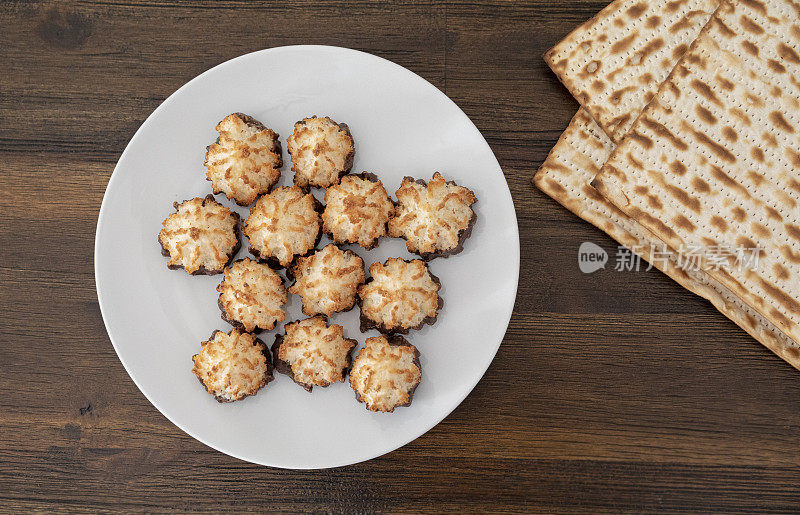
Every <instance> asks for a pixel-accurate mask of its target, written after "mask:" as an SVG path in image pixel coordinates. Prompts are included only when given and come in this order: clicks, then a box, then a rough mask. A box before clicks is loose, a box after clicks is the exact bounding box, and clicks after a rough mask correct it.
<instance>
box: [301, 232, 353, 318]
mask: <svg viewBox="0 0 800 515" xmlns="http://www.w3.org/2000/svg"><path fill="white" fill-rule="evenodd" d="M290 273H291V275H292V276H294V277H295V279H296V281H295V283H294V284H293V285H292V286H291V287H289V292H291V293H294V294H296V295H299V296H300V298H301V299H302V301H303V313H305V314H306V315H308V316H314V315H325V316H330V315H332V314H333V313H336V312H337V311H347V310H348V309H350V308H352V307H353V306H354V305H355V303H356V292H357V290H358V287H359V285H361V284H362V283H363V282H364V279H365V277H366V274H365V273H364V260H363V259H361V258H360V257H359V256H358V255H357V254H355V253H354V252H353V251H351V250H342V249H340V248H339V247H337V246H336V245H334V244H333V243H331V244H329V245H327V246H326V247H325V248H323V249H322V250H318V251H317V252H315V253H314V254H311V255H310V256H307V257H300V258H298V259H297V262H296V263H295V264H294V266H293V267H292V268H291V270H290Z"/></svg>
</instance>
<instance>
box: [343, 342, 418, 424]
mask: <svg viewBox="0 0 800 515" xmlns="http://www.w3.org/2000/svg"><path fill="white" fill-rule="evenodd" d="M421 380H422V368H421V366H420V363H419V351H418V350H417V349H416V347H414V346H413V345H411V344H410V343H408V341H406V339H405V338H403V337H402V336H399V335H395V336H391V337H388V338H387V337H386V336H377V337H374V338H367V341H366V344H365V345H364V348H363V349H361V350H360V351H359V352H358V356H356V360H355V362H354V363H353V369H352V370H351V371H350V387H351V388H353V391H355V392H356V400H357V401H358V402H363V403H365V404H366V405H367V409H368V410H370V411H380V412H383V413H391V412H393V411H394V409H395V408H397V407H400V406H409V405H410V404H411V401H412V399H413V396H414V390H416V388H417V386H419V383H420V381H421Z"/></svg>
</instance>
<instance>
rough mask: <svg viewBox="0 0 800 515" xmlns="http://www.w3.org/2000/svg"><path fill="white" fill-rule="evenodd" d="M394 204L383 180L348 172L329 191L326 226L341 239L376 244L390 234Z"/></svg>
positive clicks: (342, 241) (323, 218) (323, 221)
mask: <svg viewBox="0 0 800 515" xmlns="http://www.w3.org/2000/svg"><path fill="white" fill-rule="evenodd" d="M392 215H394V204H393V203H392V201H391V200H390V199H389V194H388V193H386V189H384V187H383V183H381V181H379V180H378V179H377V177H375V176H374V175H372V174H362V175H360V176H359V175H345V176H344V177H342V180H341V182H340V183H339V184H337V185H335V186H331V187H330V188H328V189H327V190H326V191H325V211H324V212H323V213H322V224H323V225H322V230H323V232H325V233H327V234H330V235H331V238H332V239H333V240H334V241H335V242H337V243H357V244H359V245H361V246H362V247H364V248H367V249H369V248H372V247H374V246H375V245H376V244H377V241H378V238H380V237H381V236H385V235H386V223H387V222H388V221H389V219H390V218H391V217H392Z"/></svg>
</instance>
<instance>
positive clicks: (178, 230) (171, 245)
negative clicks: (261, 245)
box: [158, 195, 241, 275]
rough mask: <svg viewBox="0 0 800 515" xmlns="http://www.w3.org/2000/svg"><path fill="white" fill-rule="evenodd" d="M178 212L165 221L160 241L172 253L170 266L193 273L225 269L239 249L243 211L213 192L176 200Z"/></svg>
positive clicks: (211, 273)
mask: <svg viewBox="0 0 800 515" xmlns="http://www.w3.org/2000/svg"><path fill="white" fill-rule="evenodd" d="M173 205H174V206H175V212H174V213H172V214H171V215H169V216H168V217H167V218H166V219H165V220H164V221H163V222H162V223H161V225H162V226H163V228H162V229H161V231H160V232H159V233H158V242H159V243H160V244H161V253H162V254H163V255H165V256H169V261H167V267H168V268H169V269H170V270H177V269H178V268H183V269H185V270H186V271H187V272H189V273H190V274H192V275H204V274H205V275H214V274H218V273H220V272H222V269H223V268H225V265H227V264H228V263H230V262H231V260H232V259H233V256H234V255H235V254H236V252H237V251H238V250H239V247H240V245H241V241H240V240H239V214H238V213H235V212H233V211H231V210H230V209H228V208H227V207H225V206H223V205H222V204H220V203H219V202H217V201H216V200H214V197H213V196H211V195H208V196H207V197H206V198H199V197H198V198H193V199H191V200H184V201H183V202H181V203H178V202H175V203H174V204H173Z"/></svg>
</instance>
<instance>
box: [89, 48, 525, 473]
mask: <svg viewBox="0 0 800 515" xmlns="http://www.w3.org/2000/svg"><path fill="white" fill-rule="evenodd" d="M232 112H243V113H246V114H249V115H251V116H253V117H255V118H256V119H257V120H259V121H261V122H262V123H264V124H265V125H266V126H268V127H270V128H271V129H273V130H274V131H276V132H277V133H278V134H280V136H281V141H282V143H283V148H284V161H285V163H287V164H285V165H284V168H283V176H282V178H281V184H290V183H291V179H292V172H291V169H290V168H291V164H290V161H289V158H288V155H287V154H286V150H285V149H286V143H285V142H286V137H287V136H288V135H289V134H291V132H292V129H293V125H294V122H296V121H297V120H300V119H301V118H304V117H307V116H311V115H320V116H326V115H327V116H330V117H331V118H333V119H334V120H336V121H339V122H344V123H347V124H348V125H349V126H350V130H351V131H352V134H353V138H354V139H355V143H356V157H355V164H354V166H353V171H354V172H361V171H364V170H366V171H369V172H374V173H376V174H377V175H378V176H379V177H380V179H381V180H382V181H383V183H384V185H385V186H386V189H387V191H389V192H390V194H392V195H393V193H394V191H395V190H396V189H397V188H398V187H399V185H400V181H401V179H402V178H403V176H406V175H410V176H413V177H416V178H422V179H426V180H429V179H430V178H431V175H432V174H433V172H434V171H439V172H441V173H442V174H443V175H444V177H445V179H447V180H454V181H456V182H458V183H459V184H461V185H463V186H466V187H468V188H470V189H472V190H473V191H474V192H475V194H476V195H477V197H478V202H477V204H475V210H476V212H477V214H478V221H477V223H476V225H475V228H474V230H473V232H472V237H471V238H470V239H468V240H467V241H466V243H465V245H464V247H465V249H464V251H463V252H462V253H461V254H458V255H456V256H452V257H450V258H447V259H442V258H439V259H435V260H433V261H432V262H431V263H430V267H431V270H432V272H433V273H434V274H435V275H437V276H438V277H439V278H440V279H441V281H442V290H441V292H440V294H441V296H442V297H443V298H444V307H443V309H442V310H441V311H440V313H439V318H438V320H437V321H436V323H435V324H434V325H433V326H426V327H425V328H424V329H422V330H420V331H416V332H412V333H411V334H410V335H408V340H409V341H410V342H411V343H413V344H414V345H415V346H416V347H417V348H418V349H419V351H420V353H421V362H422V383H421V384H420V386H419V388H417V390H416V393H415V395H414V400H413V403H412V405H411V406H409V407H404V408H398V409H396V410H395V412H394V413H372V412H369V411H367V410H366V409H365V406H364V404H361V403H358V402H356V400H355V397H354V394H353V391H352V390H351V389H350V386H349V383H337V384H334V385H331V386H330V387H328V388H314V391H313V393H312V394H309V393H307V392H306V391H305V390H303V389H302V388H301V387H299V386H298V385H296V384H295V383H293V382H292V381H291V380H290V379H289V377H288V376H285V375H282V374H277V373H276V378H275V380H274V381H273V382H271V383H270V384H268V385H267V386H266V387H264V388H263V389H262V390H261V391H260V392H259V393H258V394H257V395H255V396H252V397H248V398H246V399H244V400H242V401H239V402H234V403H229V404H219V403H217V402H216V401H215V400H214V399H213V398H212V397H211V395H209V394H208V393H206V391H205V389H204V388H203V387H202V385H201V384H200V382H199V381H197V378H195V376H194V374H193V373H192V356H193V355H194V354H196V353H197V352H198V351H199V349H200V342H201V341H203V340H207V339H208V338H209V336H210V335H211V333H212V331H213V330H215V329H221V330H223V331H229V330H230V326H228V324H226V323H225V322H223V321H222V320H221V319H220V312H219V309H218V308H217V295H218V294H217V292H216V291H215V288H216V286H217V284H218V283H219V281H220V280H221V276H219V275H217V276H198V277H193V276H190V275H188V274H187V273H186V272H184V271H183V270H175V271H173V270H168V269H167V265H166V258H164V257H163V256H162V255H161V248H160V246H159V244H158V242H157V239H156V238H157V235H158V232H159V230H160V229H161V222H162V220H164V218H166V217H167V215H169V214H170V213H171V212H173V211H174V210H173V207H172V203H173V202H175V201H181V200H184V199H190V198H193V197H198V196H199V197H202V196H205V195H206V194H208V193H210V192H211V186H210V183H209V182H207V181H206V179H205V168H204V166H203V159H204V157H205V148H206V146H207V145H209V144H211V143H212V142H213V141H214V140H215V139H216V137H217V133H216V131H215V130H214V127H215V126H216V124H217V122H219V121H220V120H221V119H222V118H223V117H225V116H226V115H227V114H229V113H232ZM322 193H323V192H322V191H319V190H317V191H316V192H315V194H316V196H317V197H318V198H320V199H322V198H323V195H322ZM217 199H218V200H219V201H220V202H222V203H223V204H225V205H226V206H228V207H230V208H231V209H235V210H236V211H238V212H239V213H240V214H241V215H242V218H243V219H244V218H245V217H246V216H247V213H248V211H247V209H246V208H240V207H237V206H235V204H234V203H233V202H231V201H228V200H227V199H225V198H223V197H222V195H219V196H217ZM326 243H327V240H326V239H325V238H323V241H322V242H321V243H320V248H321V246H322V245H325V244H326ZM247 247H248V246H247V241H246V238H245V241H244V242H243V248H242V250H240V251H239V254H238V257H243V256H245V255H247ZM349 248H351V249H352V250H353V251H355V252H356V253H358V254H359V255H361V257H362V258H364V262H365V263H366V264H367V266H369V264H370V263H372V262H374V261H383V260H385V259H386V258H387V257H391V256H399V257H403V258H409V257H413V256H412V255H411V254H409V253H408V252H407V251H406V249H405V244H404V242H403V241H402V240H399V239H394V238H382V239H381V242H380V245H378V247H377V248H375V249H373V250H371V251H364V250H363V249H362V248H360V247H357V246H352V245H351V246H349ZM94 262H95V279H96V282H97V297H98V299H99V301H100V308H101V310H102V313H103V319H104V321H105V324H106V329H107V330H108V334H109V337H110V338H111V341H112V343H113V344H114V349H116V351H117V354H118V355H119V358H120V360H121V361H122V364H123V365H124V366H125V369H126V370H127V371H128V374H130V376H131V378H132V379H133V381H134V382H135V383H136V385H137V386H138V387H139V389H140V390H141V391H142V393H144V395H145V396H146V397H147V398H148V400H150V402H152V403H153V405H154V406H155V407H156V408H158V409H159V410H160V411H161V413H163V414H164V415H165V416H166V417H167V418H168V419H169V420H171V421H172V422H173V423H174V424H175V425H177V426H178V427H180V428H181V429H182V430H184V431H185V432H187V433H188V434H190V435H191V436H193V437H194V438H196V439H198V440H200V441H201V442H203V443H205V444H206V445H209V446H211V447H213V448H215V449H217V450H219V451H222V452H224V453H226V454H229V455H231V456H234V457H236V458H240V459H242V460H247V461H251V462H254V463H259V464H263V465H270V466H274V467H284V468H296V469H307V468H325V467H335V466H340V465H347V464H351V463H357V462H359V461H363V460H367V459H370V458H374V457H376V456H380V455H381V454H384V453H387V452H389V451H392V450H394V449H397V448H398V447H400V446H402V445H405V444H406V443H408V442H410V441H411V440H413V439H415V438H417V437H418V436H420V435H422V434H424V433H425V432H426V431H428V430H429V429H431V428H432V427H433V426H435V425H436V424H437V423H438V422H439V421H441V420H442V419H443V418H444V417H445V416H447V414H448V413H450V412H451V411H452V410H453V409H455V407H456V406H458V404H459V403H460V402H461V401H462V400H463V399H464V398H465V397H466V396H467V394H468V393H469V392H470V391H471V390H472V388H473V387H474V386H475V384H476V383H477V382H478V380H479V379H480V378H481V376H482V375H483V373H484V372H485V371H486V368H487V367H488V366H489V363H490V362H491V361H492V358H493V357H494V355H495V353H496V352H497V348H498V347H499V345H500V342H501V340H502V339H503V335H504V333H505V331H506V327H507V326H508V321H509V318H510V317H511V311H512V308H513V306H514V298H515V296H516V289H517V280H518V277H519V234H518V232H517V219H516V215H515V213H514V205H513V203H512V200H511V195H510V193H509V190H508V185H507V184H506V181H505V178H504V177H503V173H502V171H501V170H500V165H499V164H498V162H497V159H495V157H494V155H493V154H492V151H491V149H490V148H489V145H488V144H487V143H486V141H485V140H484V139H483V137H482V136H481V134H480V132H479V131H478V129H477V128H476V127H475V125H473V124H472V122H471V121H470V120H469V118H467V116H466V115H465V114H464V113H463V112H462V111H461V110H460V109H459V108H458V107H457V106H456V105H455V104H454V103H453V102H452V101H451V100H450V99H448V98H447V96H445V95H444V94H443V93H442V92H440V91H439V90H438V89H436V88H435V87H434V86H433V85H431V84H430V83H428V82H427V81H425V80H424V79H422V78H421V77H419V76H418V75H415V74H414V73H412V72H410V71H408V70H406V69H405V68H402V67H401V66H398V65H396V64H394V63H392V62H390V61H387V60H385V59H381V58H379V57H376V56H373V55H370V54H365V53H363V52H358V51H354V50H348V49H344V48H336V47H325V46H290V47H280V48H272V49H269V50H262V51H260V52H254V53H252V54H247V55H244V56H241V57H238V58H236V59H233V60H231V61H228V62H225V63H223V64H220V65H219V66H216V67H214V68H212V69H211V70H209V71H207V72H205V73H203V74H202V75H200V76H199V77H197V78H195V79H193V80H192V81H190V82H189V83H187V84H186V85H185V86H183V87H182V88H180V89H179V90H178V91H176V92H175V93H174V94H173V95H171V96H170V97H169V98H168V99H167V100H165V101H164V103H163V104H161V105H160V106H159V107H158V109H156V110H155V111H154V112H153V114H152V115H150V117H148V118H147V120H146V121H145V122H144V123H143V124H142V126H141V128H139V130H138V131H137V132H136V134H135V135H134V137H133V139H131V141H130V143H129V144H128V147H127V148H126V149H125V151H124V152H123V153H122V157H120V160H119V163H117V166H116V168H115V170H114V174H113V175H112V176H111V180H110V181H109V183H108V188H107V189H106V194H105V197H104V199H103V205H102V207H101V208H100V216H99V219H98V222H97V236H96V241H95V256H94ZM300 307H301V306H300V300H299V298H297V297H295V296H290V300H289V305H288V310H287V315H286V321H287V322H291V321H294V320H298V319H300V318H304V317H302V315H301V312H300ZM331 321H332V322H333V323H337V324H341V325H342V326H343V327H344V332H345V336H348V337H351V338H356V339H358V340H359V347H358V348H360V347H361V346H362V345H363V342H364V339H365V338H366V337H368V336H375V335H377V333H376V332H374V331H370V332H369V333H367V334H362V333H361V332H360V331H359V329H358V308H355V309H353V310H352V311H350V312H348V313H339V314H336V315H334V316H333V317H332V318H331ZM277 332H282V325H279V327H278V328H277V329H276V330H275V331H272V332H265V333H262V334H261V336H260V337H261V339H262V340H263V341H264V342H265V343H266V344H267V345H268V346H271V345H272V342H273V339H274V334H276V333H277ZM355 353H356V351H354V355H355Z"/></svg>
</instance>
